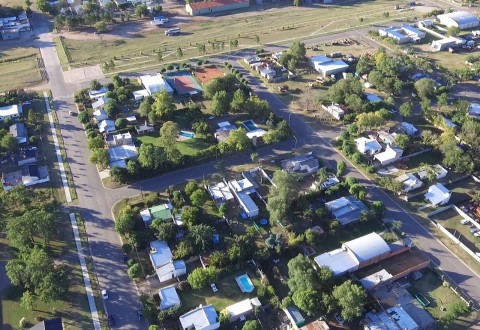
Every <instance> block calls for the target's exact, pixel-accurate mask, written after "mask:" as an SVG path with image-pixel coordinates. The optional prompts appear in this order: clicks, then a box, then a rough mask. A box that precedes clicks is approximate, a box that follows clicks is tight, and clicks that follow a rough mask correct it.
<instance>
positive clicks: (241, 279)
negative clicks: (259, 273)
mask: <svg viewBox="0 0 480 330" xmlns="http://www.w3.org/2000/svg"><path fill="white" fill-rule="evenodd" d="M235 280H236V281H237V284H238V286H239V287H240V290H241V291H242V292H247V293H250V292H252V291H253V289H255V287H254V286H253V283H252V281H251V280H250V277H248V275H247V274H243V275H240V276H237V277H235Z"/></svg>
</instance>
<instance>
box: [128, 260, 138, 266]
mask: <svg viewBox="0 0 480 330" xmlns="http://www.w3.org/2000/svg"><path fill="white" fill-rule="evenodd" d="M135 264H136V262H135V259H128V261H127V266H128V268H130V267H132V266H133V265H135Z"/></svg>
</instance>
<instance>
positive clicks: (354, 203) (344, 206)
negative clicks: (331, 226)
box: [325, 196, 368, 226]
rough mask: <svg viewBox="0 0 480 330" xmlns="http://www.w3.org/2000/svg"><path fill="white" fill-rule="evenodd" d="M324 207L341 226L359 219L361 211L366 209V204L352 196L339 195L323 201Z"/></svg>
mask: <svg viewBox="0 0 480 330" xmlns="http://www.w3.org/2000/svg"><path fill="white" fill-rule="evenodd" d="M325 208H326V209H327V210H328V211H329V212H330V213H331V214H332V215H333V217H334V218H335V219H336V220H338V221H339V222H340V224H341V225H342V226H345V225H348V224H350V223H353V222H356V221H359V220H360V215H361V214H362V212H363V211H368V208H367V206H366V205H365V204H364V203H363V202H362V201H360V200H358V199H357V198H355V197H354V196H347V197H340V198H338V199H335V200H333V201H330V202H328V203H325Z"/></svg>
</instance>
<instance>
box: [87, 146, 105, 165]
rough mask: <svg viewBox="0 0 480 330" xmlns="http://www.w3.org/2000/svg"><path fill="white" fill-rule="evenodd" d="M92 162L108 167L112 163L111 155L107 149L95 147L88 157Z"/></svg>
mask: <svg viewBox="0 0 480 330" xmlns="http://www.w3.org/2000/svg"><path fill="white" fill-rule="evenodd" d="M88 159H89V161H90V163H92V164H96V165H100V166H101V167H103V168H107V167H108V164H109V163H110V157H109V153H108V150H107V149H94V150H92V152H91V153H90V157H89V158H88Z"/></svg>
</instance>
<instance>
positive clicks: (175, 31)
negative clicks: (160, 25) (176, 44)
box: [165, 28, 180, 36]
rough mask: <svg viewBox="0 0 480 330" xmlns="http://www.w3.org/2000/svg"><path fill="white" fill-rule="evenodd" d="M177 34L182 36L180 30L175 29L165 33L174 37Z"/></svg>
mask: <svg viewBox="0 0 480 330" xmlns="http://www.w3.org/2000/svg"><path fill="white" fill-rule="evenodd" d="M177 34H180V28H173V29H168V30H166V31H165V35H166V36H174V35H177Z"/></svg>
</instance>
